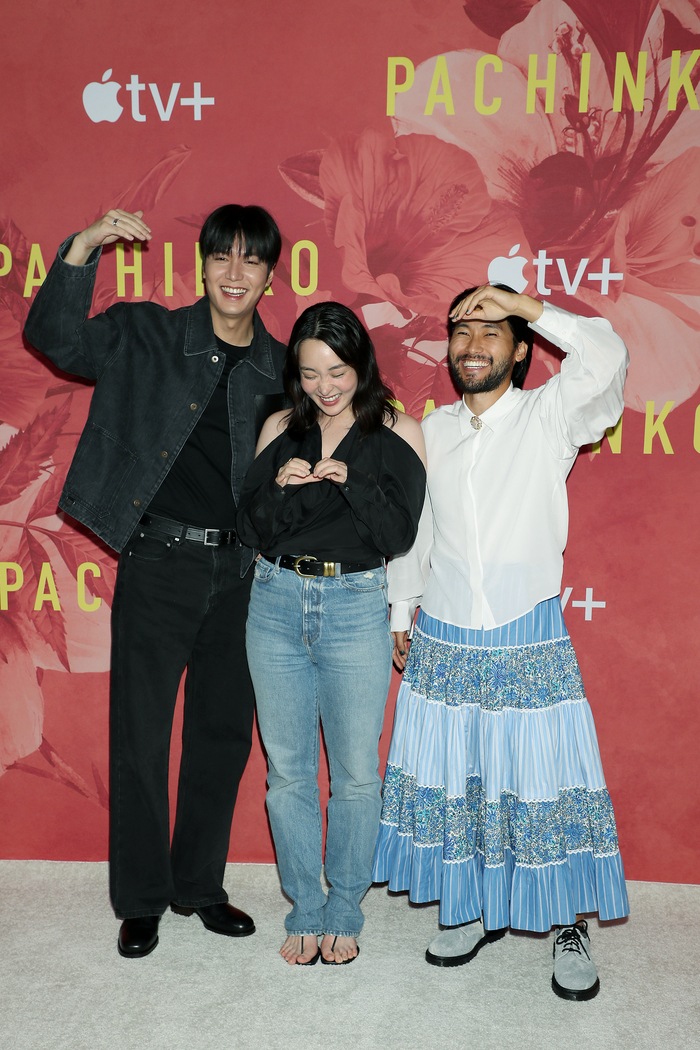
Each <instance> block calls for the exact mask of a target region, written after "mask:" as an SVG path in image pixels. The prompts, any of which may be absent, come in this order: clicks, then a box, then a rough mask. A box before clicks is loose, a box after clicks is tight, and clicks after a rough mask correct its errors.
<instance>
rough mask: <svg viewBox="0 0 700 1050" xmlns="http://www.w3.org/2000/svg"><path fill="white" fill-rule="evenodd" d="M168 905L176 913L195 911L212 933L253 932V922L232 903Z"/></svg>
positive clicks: (225, 934)
mask: <svg viewBox="0 0 700 1050" xmlns="http://www.w3.org/2000/svg"><path fill="white" fill-rule="evenodd" d="M170 907H171V908H172V910H173V911H174V912H176V913H177V914H178V915H192V913H193V912H196V913H197V915H199V917H200V919H201V920H202V922H203V923H204V925H205V926H206V928H207V929H208V930H211V932H212V933H223V934H224V936H225V937H249V936H250V935H251V933H255V923H254V922H253V920H252V919H251V917H250V915H246V913H245V912H244V911H241V910H240V909H239V908H234V907H233V905H232V904H225V903H224V904H207V905H206V906H205V907H204V908H181V907H180V905H179V904H171V905H170Z"/></svg>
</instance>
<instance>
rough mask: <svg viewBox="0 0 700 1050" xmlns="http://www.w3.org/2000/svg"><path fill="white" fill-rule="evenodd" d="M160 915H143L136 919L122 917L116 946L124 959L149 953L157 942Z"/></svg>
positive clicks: (136, 957) (139, 957) (138, 957)
mask: <svg viewBox="0 0 700 1050" xmlns="http://www.w3.org/2000/svg"><path fill="white" fill-rule="evenodd" d="M159 922H160V915H143V916H141V917H140V918H138V919H124V922H123V923H122V925H121V929H120V930H119V940H118V941H117V948H118V949H119V954H120V955H123V956H124V957H125V958H126V959H142V958H143V956H144V955H150V953H151V952H152V951H153V949H154V948H155V946H156V945H157V944H158V923H159Z"/></svg>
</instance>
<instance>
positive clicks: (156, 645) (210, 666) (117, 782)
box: [110, 532, 254, 919]
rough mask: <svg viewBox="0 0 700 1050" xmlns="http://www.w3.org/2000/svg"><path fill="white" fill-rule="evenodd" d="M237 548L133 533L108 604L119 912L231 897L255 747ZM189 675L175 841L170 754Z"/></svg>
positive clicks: (114, 882)
mask: <svg viewBox="0 0 700 1050" xmlns="http://www.w3.org/2000/svg"><path fill="white" fill-rule="evenodd" d="M240 567H241V553H240V548H239V549H237V548H235V547H233V546H221V547H205V546H204V545H203V544H201V543H192V542H190V541H184V542H182V543H181V544H176V543H172V541H171V545H170V546H168V545H167V544H166V542H165V538H164V539H163V540H162V541H161V540H160V539H153V538H150V537H145V538H141V537H140V536H139V534H138V532H137V533H136V535H135V537H134V538H133V539H132V540H131V541H130V542H129V544H128V545H127V547H126V548H125V550H124V552H123V553H122V556H121V558H120V560H119V571H118V573H117V583H116V588H115V593H114V603H113V608H112V679H111V732H110V891H111V896H112V904H113V906H114V910H115V912H116V914H117V917H118V918H120V919H126V918H135V917H137V916H141V915H160V914H162V913H163V912H164V911H165V909H166V908H167V907H168V904H170V902H171V901H172V902H174V903H176V904H179V905H182V906H183V907H193V906H198V907H200V906H204V905H207V904H216V903H219V902H221V901H226V900H227V899H228V897H227V894H226V892H225V890H224V889H223V885H222V883H223V877H224V867H225V864H226V856H227V853H228V844H229V837H230V833H231V820H232V817H233V807H234V804H235V801H236V793H237V791H238V784H239V781H240V778H241V776H242V774H243V770H244V768H245V764H246V762H247V760H248V755H249V753H250V745H251V737H252V726H253V702H254V701H253V688H252V684H251V681H250V675H249V673H248V665H247V661H246V655H245V623H246V615H247V611H248V597H249V593H250V586H251V581H252V576H253V573H252V571H250V572H248V573H247V574H246V577H245V579H241V578H240ZM185 667H187V678H186V682H185V708H184V725H183V733H182V761H181V764H180V778H179V782H178V796H177V810H176V816H175V829H174V833H173V840H172V845H171V843H170V825H169V811H168V762H169V752H170V735H171V731H172V723H173V711H174V708H175V700H176V697H177V690H178V685H179V682H180V678H181V676H182V672H183V671H184V669H185Z"/></svg>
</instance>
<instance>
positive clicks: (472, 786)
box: [373, 597, 629, 931]
mask: <svg viewBox="0 0 700 1050" xmlns="http://www.w3.org/2000/svg"><path fill="white" fill-rule="evenodd" d="M382 794H383V805H382V822H381V827H380V832H379V839H378V841H377V849H376V852H375V860H374V873H373V879H374V881H375V882H387V881H388V883H389V889H391V890H408V891H409V896H410V899H411V900H412V901H416V902H423V901H432V900H439V901H440V922H441V923H442V924H443V925H445V926H454V925H458V924H459V923H464V922H469V921H471V920H472V919H477V918H479V917H480V916H481V915H482V913H483V917H484V924H485V926H486V929H488V930H496V929H501V928H502V927H504V926H512V927H513V928H515V929H521V930H537V931H544V930H549V929H550V928H551V927H552V926H553V925H568V924H570V923H573V922H575V920H576V914H577V913H580V912H595V911H597V912H598V914H599V916H600V918H601V919H613V918H620V917H621V916H623V915H627V914H628V911H629V907H628V902H627V891H626V889H625V879H624V872H623V868H622V860H621V858H620V853H619V849H618V842H617V831H616V828H615V817H614V814H613V809H612V804H611V802H610V796H609V795H608V791H607V789H606V787H605V780H604V778H603V770H602V766H601V762H600V754H599V751H598V742H597V739H596V732H595V726H594V724H593V716H592V714H591V709H590V707H589V705H588V701H587V700H586V697H585V694H584V691H583V683H582V681H581V673H580V671H579V667H578V661H577V659H576V654H575V652H574V650H573V646H572V645H571V641H570V640H569V636H568V632H567V630H566V626H565V625H564V619H563V616H562V612H561V604H560V602H559V598H558V597H556V598H551V599H549V600H548V601H545V602H541V603H540V604H539V605H538V606H536V607H535V609H533V610H532V612H530V613H527V614H525V615H524V616H521V617H520V618H519V619H518V620H514V621H512V622H511V623H509V624H506V625H505V626H503V627H498V628H494V629H493V630H478V631H477V630H471V629H468V628H463V627H455V626H453V625H452V624H447V623H443V622H442V621H440V620H436V619H434V618H433V617H431V616H428V615H426V614H425V613H423V611H422V610H421V612H420V613H419V616H418V621H417V624H416V630H415V633H414V638H413V643H412V646H411V650H410V653H409V657H408V661H407V664H406V669H405V671H404V677H403V683H402V685H401V690H400V692H399V696H398V700H397V703H396V715H395V719H394V731H393V735H392V740H391V747H390V749H389V758H388V763H387V769H386V776H385V779H384V789H383V793H382Z"/></svg>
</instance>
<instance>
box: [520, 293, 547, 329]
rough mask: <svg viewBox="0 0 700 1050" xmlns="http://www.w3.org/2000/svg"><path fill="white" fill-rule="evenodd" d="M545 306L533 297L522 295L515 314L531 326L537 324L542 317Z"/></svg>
mask: <svg viewBox="0 0 700 1050" xmlns="http://www.w3.org/2000/svg"><path fill="white" fill-rule="evenodd" d="M543 310H544V304H543V303H542V302H540V300H539V299H533V298H532V296H531V295H521V296H520V303H519V304H518V309H517V310H516V311H515V313H516V314H517V315H518V317H522V318H523V320H525V321H529V323H530V324H536V323H537V322H538V321H539V319H540V317H541V316H542V311H543Z"/></svg>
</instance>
